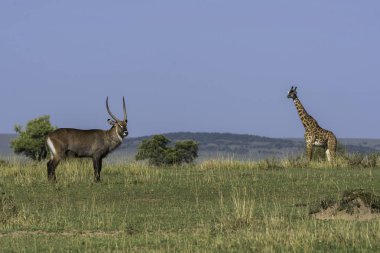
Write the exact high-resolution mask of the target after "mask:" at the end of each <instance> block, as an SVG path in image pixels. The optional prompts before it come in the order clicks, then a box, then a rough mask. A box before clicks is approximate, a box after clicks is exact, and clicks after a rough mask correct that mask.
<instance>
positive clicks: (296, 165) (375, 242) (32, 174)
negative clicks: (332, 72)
mask: <svg viewBox="0 0 380 253" xmlns="http://www.w3.org/2000/svg"><path fill="white" fill-rule="evenodd" d="M101 176H102V182H101V183H93V180H92V178H93V170H92V164H91V162H90V161H87V160H69V161H67V162H64V163H62V164H60V165H59V167H58V168H57V180H58V182H57V183H55V184H53V183H49V182H47V179H46V177H47V176H46V166H45V163H32V162H29V163H18V162H17V161H13V162H11V163H9V164H8V163H3V164H0V193H1V192H2V193H3V194H2V195H3V196H5V197H6V198H4V197H3V200H4V201H3V202H4V203H3V206H2V210H1V209H0V221H1V220H2V219H1V217H5V218H4V219H3V222H0V248H1V252H210V251H211V252H249V251H253V252H332V251H338V252H347V251H349V252H376V251H377V252H378V251H380V220H372V221H366V222H358V221H354V222H352V221H351V222H350V221H339V220H333V221H319V220H315V219H313V218H311V217H310V216H309V209H310V206H311V205H312V204H313V203H315V202H316V201H318V200H320V199H322V198H326V197H329V198H334V199H338V198H339V197H340V195H341V194H342V192H343V191H345V190H347V189H357V188H364V189H366V190H369V191H371V192H374V193H380V183H379V178H380V168H378V167H374V168H370V167H368V168H364V167H360V168H359V167H358V168H355V167H354V168H349V167H347V166H344V165H339V166H331V165H328V164H325V163H316V162H314V163H311V164H307V163H304V162H302V161H298V160H297V161H296V160H284V161H275V160H266V161H261V162H237V161H228V160H227V161H217V160H215V161H206V162H203V163H200V164H197V165H194V166H184V167H167V168H154V167H149V166H146V165H143V164H137V163H124V164H123V163H122V164H105V166H104V168H103V171H102V175H101ZM7 201H8V202H7ZM9 201H11V202H9ZM7 203H8V207H9V203H11V204H12V205H13V206H14V207H15V209H12V208H7V206H6V205H5V204H7ZM0 207H1V204H0ZM1 215H2V216H1Z"/></svg>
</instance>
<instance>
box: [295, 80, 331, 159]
mask: <svg viewBox="0 0 380 253" xmlns="http://www.w3.org/2000/svg"><path fill="white" fill-rule="evenodd" d="M288 98H291V99H293V102H294V105H295V106H296V109H297V112H298V115H299V117H300V119H301V122H302V124H303V126H304V127H305V142H306V156H307V158H308V159H309V161H310V160H311V159H312V157H313V147H314V146H321V147H324V148H325V150H326V156H327V160H328V161H329V162H331V161H332V160H333V159H335V157H336V147H337V140H336V137H335V135H334V133H333V132H331V131H329V130H326V129H323V128H322V127H320V126H319V125H318V122H317V121H316V120H315V119H314V118H313V117H312V116H310V115H309V114H308V113H307V111H306V110H305V108H304V107H303V105H302V104H301V101H300V100H299V99H298V97H297V87H293V86H292V88H291V89H290V91H289V92H288Z"/></svg>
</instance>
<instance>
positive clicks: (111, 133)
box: [106, 126, 123, 150]
mask: <svg viewBox="0 0 380 253" xmlns="http://www.w3.org/2000/svg"><path fill="white" fill-rule="evenodd" d="M106 135H107V142H108V145H109V146H110V150H114V149H115V148H117V147H118V146H119V145H120V144H121V143H123V137H122V136H121V135H120V134H119V133H118V131H117V128H116V127H114V126H113V127H111V128H110V129H109V130H107V131H106Z"/></svg>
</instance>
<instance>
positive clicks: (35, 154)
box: [11, 116, 55, 161]
mask: <svg viewBox="0 0 380 253" xmlns="http://www.w3.org/2000/svg"><path fill="white" fill-rule="evenodd" d="M54 129H55V128H54V127H53V126H52V125H51V124H50V116H42V117H39V118H36V119H32V120H30V121H29V122H28V123H27V124H26V127H25V131H24V130H23V128H22V126H20V125H15V131H16V133H18V134H19V136H18V137H17V138H15V139H14V140H13V141H12V142H11V147H12V148H13V150H14V152H15V153H16V154H24V155H25V156H27V157H29V158H32V159H33V160H38V161H41V160H42V159H45V158H46V155H47V150H46V145H45V139H46V135H47V134H48V133H49V132H51V131H53V130H54Z"/></svg>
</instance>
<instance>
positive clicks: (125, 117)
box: [123, 96, 127, 121]
mask: <svg viewBox="0 0 380 253" xmlns="http://www.w3.org/2000/svg"><path fill="white" fill-rule="evenodd" d="M123 111H124V121H127V109H126V108H125V100H124V96H123Z"/></svg>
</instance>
